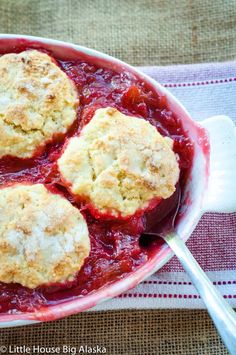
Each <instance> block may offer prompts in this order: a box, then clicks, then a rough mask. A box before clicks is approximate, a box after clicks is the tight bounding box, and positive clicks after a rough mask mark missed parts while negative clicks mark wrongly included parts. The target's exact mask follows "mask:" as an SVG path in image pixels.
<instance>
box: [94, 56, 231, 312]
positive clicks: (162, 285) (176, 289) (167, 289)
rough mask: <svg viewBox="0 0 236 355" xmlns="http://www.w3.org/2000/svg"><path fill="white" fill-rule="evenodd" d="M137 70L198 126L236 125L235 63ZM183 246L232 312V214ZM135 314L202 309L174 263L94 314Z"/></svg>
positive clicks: (213, 217) (209, 222)
mask: <svg viewBox="0 0 236 355" xmlns="http://www.w3.org/2000/svg"><path fill="white" fill-rule="evenodd" d="M139 69H141V70H142V71H143V72H144V73H146V74H148V75H149V76H151V77H152V78H154V79H156V80H157V81H158V82H160V83H162V84H163V85H164V86H165V87H166V88H168V90H170V91H171V92H172V93H173V94H174V95H175V96H176V97H177V98H178V99H179V100H180V101H181V102H182V103H183V105H184V106H185V107H186V108H187V110H188V111H189V112H190V114H191V116H192V118H193V119H195V120H196V121H201V120H203V119H205V118H207V117H210V116H214V115H221V114H223V115H228V116H229V117H231V119H233V120H234V122H235V123H236V62H226V63H217V64H197V65H179V66H169V67H141V68H139ZM235 198H236V196H235ZM187 245H188V247H189V248H190V250H191V251H192V253H193V255H194V257H195V258H196V259H197V260H198V262H199V263H200V265H201V266H202V268H203V269H204V270H205V271H206V272H207V274H208V276H209V277H210V279H211V280H212V281H213V283H214V285H216V287H217V288H219V290H220V292H221V293H222V294H223V295H224V297H225V298H226V299H227V300H228V302H229V303H230V304H231V305H232V306H233V307H236V213H234V214H216V213H208V214H205V215H204V216H203V218H202V219H201V221H200V223H199V225H198V226H197V228H196V230H195V231H194V233H193V234H192V236H191V238H190V239H189V241H188V242H187ZM135 308H204V304H203V302H202V301H201V299H200V296H199V294H198V292H197V291H196V289H195V288H194V286H193V285H192V283H191V280H190V279H189V277H188V276H187V275H186V273H185V272H184V271H183V268H182V267H181V265H180V263H179V262H178V260H177V258H176V257H173V259H171V261H170V262H169V263H167V264H166V265H165V266H164V267H163V268H162V269H161V270H159V271H158V272H157V273H156V274H154V275H153V276H151V277H150V278H149V279H147V280H146V281H144V282H142V283H141V284H140V285H138V286H137V287H136V288H135V289H133V290H131V291H128V292H127V293H124V294H122V295H120V296H118V297H117V298H115V299H112V300H110V301H108V302H105V303H102V304H100V305H98V306H96V307H95V308H94V310H111V309H135Z"/></svg>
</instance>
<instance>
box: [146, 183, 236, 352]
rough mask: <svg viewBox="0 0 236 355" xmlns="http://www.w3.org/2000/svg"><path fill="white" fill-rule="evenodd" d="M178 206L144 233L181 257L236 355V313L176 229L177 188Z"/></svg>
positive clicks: (179, 197)
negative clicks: (161, 240) (160, 241)
mask: <svg viewBox="0 0 236 355" xmlns="http://www.w3.org/2000/svg"><path fill="white" fill-rule="evenodd" d="M174 200H175V202H176V203H175V206H176V207H174V209H173V210H172V211H171V212H170V214H169V215H168V217H166V218H165V219H164V220H163V222H162V223H158V224H156V225H153V223H152V225H148V223H147V230H146V231H145V232H144V233H143V234H142V238H143V237H145V236H147V237H148V236H159V237H161V238H162V239H164V241H165V242H166V243H167V244H168V245H169V247H170V248H171V249H172V250H173V252H174V253H175V255H176V256H177V257H178V259H179V261H180V262H181V264H182V266H183V268H184V269H185V271H186V272H187V274H188V275H189V277H190V278H191V280H192V282H193V284H194V286H195V287H196V289H197V290H198V292H199V294H200V296H201V298H202V300H203V301H204V303H205V305H206V308H207V310H208V312H209V314H210V316H211V318H212V320H213V322H214V324H215V326H216V328H217V330H218V332H219V334H220V336H221V338H222V340H223V342H224V344H225V346H226V347H227V349H228V350H229V352H230V354H232V355H235V354H236V313H235V312H234V310H233V309H232V308H231V307H230V305H229V304H228V303H227V302H226V301H225V299H224V298H223V297H222V295H221V294H220V292H219V291H218V290H217V289H216V287H215V286H214V285H213V284H212V282H211V281H210V279H209V278H208V277H207V275H206V274H205V272H204V271H203V270H202V268H201V267H200V265H199V264H198V262H197V261H196V260H195V258H194V257H193V255H192V254H191V253H190V251H189V249H188V248H187V246H186V245H185V243H184V242H183V240H182V239H181V237H180V236H179V235H178V234H177V232H176V230H175V219H176V216H177V214H178V210H179V206H180V200H181V190H180V187H179V186H177V188H176V193H175V196H174Z"/></svg>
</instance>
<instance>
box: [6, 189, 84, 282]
mask: <svg viewBox="0 0 236 355" xmlns="http://www.w3.org/2000/svg"><path fill="white" fill-rule="evenodd" d="M89 251H90V241H89V236H88V229H87V224H86V221H85V219H84V218H83V216H82V215H81V213H80V212H79V210H78V209H77V208H75V207H73V206H72V205H71V204H70V202H69V201H68V200H66V199H65V198H63V197H62V196H61V195H58V194H53V193H51V192H49V191H48V190H47V189H46V188H45V187H44V185H42V184H36V185H26V184H25V185H24V184H18V185H13V186H11V187H6V188H2V189H0V260H1V268H0V281H2V282H5V283H11V282H16V283H20V284H21V285H23V286H26V287H29V288H35V287H37V286H40V285H43V284H51V283H57V282H65V281H71V280H73V279H74V277H75V274H76V273H77V272H78V271H79V270H80V268H81V266H82V265H83V263H84V260H85V258H86V257H87V256H88V255H89Z"/></svg>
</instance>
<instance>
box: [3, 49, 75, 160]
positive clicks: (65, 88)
mask: <svg viewBox="0 0 236 355" xmlns="http://www.w3.org/2000/svg"><path fill="white" fill-rule="evenodd" d="M0 77H1V80H0V158H1V157H3V156H5V155H13V156H16V157H20V158H30V157H31V156H32V155H34V153H35V151H36V150H37V148H39V147H42V146H43V145H44V144H45V143H46V142H48V141H50V140H51V139H52V138H53V135H55V134H58V133H63V134H64V133H66V131H67V129H68V128H69V127H70V125H71V124H72V123H73V121H74V120H75V118H76V106H77V105H78V98H77V92H76V89H75V87H74V84H73V82H72V81H71V80H70V79H69V78H68V76H67V75H66V74H65V73H64V72H63V71H62V70H61V69H60V68H59V67H58V66H57V65H56V64H55V63H54V62H53V60H52V59H51V57H50V56H48V55H47V54H45V53H42V52H39V51H36V50H29V51H24V52H21V53H19V54H15V53H11V54H5V55H3V56H1V57H0Z"/></svg>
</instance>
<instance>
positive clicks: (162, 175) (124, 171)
mask: <svg viewBox="0 0 236 355" xmlns="http://www.w3.org/2000/svg"><path fill="white" fill-rule="evenodd" d="M171 148H172V140H171V139H170V138H164V137H162V136H161V135H160V133H158V131H157V130H156V128H155V127H153V126H152V125H151V124H150V123H148V122H147V121H145V120H144V119H140V118H136V117H130V116H126V115H124V114H122V113H121V112H119V111H118V110H116V109H114V108H109V107H108V108H103V109H98V110H97V111H96V112H95V115H94V117H93V118H92V120H91V121H90V122H89V123H88V124H87V125H86V126H85V127H84V128H83V130H82V132H81V134H80V136H78V137H73V138H71V139H70V141H69V143H68V145H67V147H66V149H65V151H64V153H63V154H62V156H61V157H60V159H59V160H58V166H59V170H60V173H61V176H62V178H63V179H64V180H65V181H66V182H67V183H69V184H70V188H71V191H72V192H73V193H74V194H76V195H78V196H79V197H81V198H85V199H86V200H87V201H88V202H90V203H91V204H92V205H93V207H94V208H95V209H96V210H99V212H100V213H101V214H109V215H112V216H120V215H121V216H122V217H126V216H130V215H132V214H134V213H135V212H136V211H137V210H140V209H145V208H146V207H148V205H149V203H150V201H151V200H152V199H154V198H164V199H166V198H168V197H170V196H171V195H172V194H173V192H174V191H175V184H176V182H177V181H178V178H179V167H178V162H177V159H176V156H175V153H174V152H173V150H172V149H171Z"/></svg>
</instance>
